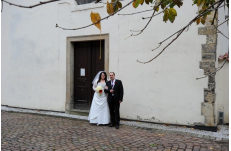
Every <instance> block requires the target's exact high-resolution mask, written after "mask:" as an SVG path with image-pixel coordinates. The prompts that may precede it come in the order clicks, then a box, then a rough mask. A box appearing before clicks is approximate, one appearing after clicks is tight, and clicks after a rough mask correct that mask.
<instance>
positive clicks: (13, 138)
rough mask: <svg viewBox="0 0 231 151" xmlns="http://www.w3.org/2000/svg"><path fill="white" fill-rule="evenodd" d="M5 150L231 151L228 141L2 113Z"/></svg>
mask: <svg viewBox="0 0 231 151" xmlns="http://www.w3.org/2000/svg"><path fill="white" fill-rule="evenodd" d="M1 117H2V120H1V124H2V127H1V134H2V135H1V149H2V150H4V151H6V150H13V151H16V150H34V151H35V150H39V151H40V150H46V151H48V150H51V151H53V150H105V151H106V150H114V151H116V150H119V151H120V150H121V151H122V150H142V151H143V150H158V151H159V150H160V151H161V150H164V151H165V150H166V151H167V150H179V151H180V150H195V151H199V150H200V151H204V150H224V151H225V150H228V148H229V146H228V145H229V144H228V143H229V142H228V141H227V140H220V141H216V140H209V139H206V138H198V137H193V136H187V135H181V134H177V133H160V132H159V131H158V130H156V129H140V128H136V127H130V126H125V125H121V126H120V129H119V130H117V129H115V128H110V127H108V126H96V125H92V124H89V123H88V122H87V121H82V120H76V119H69V118H62V117H52V116H44V115H35V114H25V113H16V112H6V111H2V112H1Z"/></svg>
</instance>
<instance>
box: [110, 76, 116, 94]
mask: <svg viewBox="0 0 231 151" xmlns="http://www.w3.org/2000/svg"><path fill="white" fill-rule="evenodd" d="M115 81H116V80H115V79H114V80H113V81H111V86H112V89H113V88H114V86H115ZM112 96H114V94H113V93H112Z"/></svg>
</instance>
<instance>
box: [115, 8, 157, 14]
mask: <svg viewBox="0 0 231 151" xmlns="http://www.w3.org/2000/svg"><path fill="white" fill-rule="evenodd" d="M152 10H153V9H148V10H144V11H140V12H135V13H131V14H118V15H134V14H139V13H143V12H148V11H152Z"/></svg>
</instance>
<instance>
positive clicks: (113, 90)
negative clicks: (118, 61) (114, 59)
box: [104, 72, 124, 129]
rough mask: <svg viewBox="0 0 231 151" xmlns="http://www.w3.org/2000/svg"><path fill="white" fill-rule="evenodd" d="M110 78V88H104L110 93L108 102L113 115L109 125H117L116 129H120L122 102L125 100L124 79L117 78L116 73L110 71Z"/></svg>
mask: <svg viewBox="0 0 231 151" xmlns="http://www.w3.org/2000/svg"><path fill="white" fill-rule="evenodd" d="M110 79H111V81H108V82H107V83H106V86H107V87H108V89H104V92H106V93H108V98H107V101H108V104H109V108H110V115H111V124H110V125H109V127H113V126H115V128H116V129H119V122H120V111H119V109H120V103H121V102H122V101H123V94H124V90H123V84H122V81H120V80H118V79H115V73H114V72H110Z"/></svg>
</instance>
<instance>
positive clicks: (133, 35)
mask: <svg viewBox="0 0 231 151" xmlns="http://www.w3.org/2000/svg"><path fill="white" fill-rule="evenodd" d="M162 2H163V0H161V2H160V3H159V4H158V5H157V6H156V8H155V9H154V11H153V13H152V16H154V15H155V12H156V9H157V8H158V7H159V6H160V5H161V3H162ZM151 20H152V17H151V18H150V19H149V21H148V23H147V24H146V26H145V27H144V28H143V29H142V30H140V32H139V33H138V34H136V35H133V36H138V35H140V34H141V33H142V32H143V31H144V30H145V28H147V26H148V25H149V23H150V22H151Z"/></svg>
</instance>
